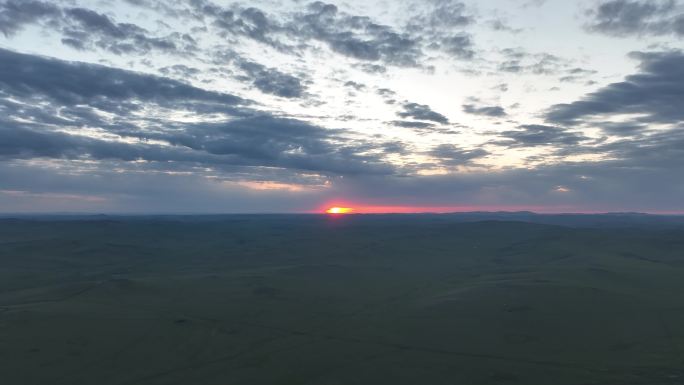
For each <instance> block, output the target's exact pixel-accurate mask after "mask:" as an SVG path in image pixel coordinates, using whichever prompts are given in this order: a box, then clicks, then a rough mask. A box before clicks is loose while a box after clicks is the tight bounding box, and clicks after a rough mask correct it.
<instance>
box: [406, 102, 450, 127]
mask: <svg viewBox="0 0 684 385" xmlns="http://www.w3.org/2000/svg"><path fill="white" fill-rule="evenodd" d="M402 107H403V108H404V111H401V112H397V115H399V116H400V117H402V118H411V119H415V120H424V121H429V122H435V123H440V124H448V123H449V119H447V117H446V116H444V115H442V114H440V113H438V112H435V111H433V110H432V109H431V108H430V106H427V105H425V104H418V103H404V105H403V106H402Z"/></svg>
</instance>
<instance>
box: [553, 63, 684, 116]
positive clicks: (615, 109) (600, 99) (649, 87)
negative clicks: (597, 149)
mask: <svg viewBox="0 0 684 385" xmlns="http://www.w3.org/2000/svg"><path fill="white" fill-rule="evenodd" d="M632 56H634V57H635V58H637V59H639V60H641V64H640V66H639V68H640V72H639V73H637V74H634V75H630V76H627V77H626V78H625V80H624V81H622V82H618V83H613V84H610V85H608V86H605V87H603V88H601V89H599V90H598V91H596V92H593V93H590V94H588V95H586V96H585V97H583V98H582V99H581V100H578V101H575V102H572V103H568V104H558V105H555V106H553V107H551V108H550V109H549V111H548V112H547V114H546V118H547V119H548V120H549V121H550V122H554V123H558V124H567V125H572V124H580V123H582V122H583V121H585V120H586V119H589V118H603V119H604V120H608V119H609V118H610V117H611V116H613V115H618V114H631V115H635V116H634V117H633V118H632V121H634V122H641V123H677V122H681V121H683V120H684V54H683V53H682V52H680V51H671V52H650V53H634V54H633V55H632Z"/></svg>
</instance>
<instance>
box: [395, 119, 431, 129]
mask: <svg viewBox="0 0 684 385" xmlns="http://www.w3.org/2000/svg"><path fill="white" fill-rule="evenodd" d="M392 124H393V125H395V126H397V127H402V128H415V129H418V130H424V129H428V128H434V127H435V124H434V123H428V122H416V121H413V120H395V121H393V122H392Z"/></svg>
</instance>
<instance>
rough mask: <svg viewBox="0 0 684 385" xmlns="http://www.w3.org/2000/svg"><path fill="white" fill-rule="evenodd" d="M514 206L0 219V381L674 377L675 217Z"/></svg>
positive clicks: (682, 246)
mask: <svg viewBox="0 0 684 385" xmlns="http://www.w3.org/2000/svg"><path fill="white" fill-rule="evenodd" d="M520 215H521V216H522V217H520V216H513V215H512V216H510V217H506V216H503V217H496V218H489V217H487V216H484V215H483V216H478V215H473V216H448V215H447V216H430V215H425V216H350V217H337V218H332V217H325V216H218V217H164V218H162V217H156V218H154V217H147V218H142V217H139V218H123V217H83V218H76V217H72V218H51V219H50V218H19V219H16V218H15V219H12V218H5V219H0V383H2V384H6V385H33V384H35V385H45V384H49V385H60V384H64V385H79V384H88V385H93V384H97V385H109V384H111V385H134V384H139V385H161V384H165V385H168V384H178V385H233V384H250V385H251V384H255V385H259V384H274V385H286V384H292V385H295V384H302V385H333V384H335V385H352V384H363V385H382V384H392V385H402V384H407V385H409V384H410V385H418V384H421V385H422V384H425V385H432V384H434V385H441V384H444V385H446V384H449V385H454V384H463V385H479V384H521V385H587V384H611V385H630V384H643V385H660V384H684V226H683V225H682V220H681V218H680V219H676V218H674V219H673V218H669V219H668V218H663V219H662V220H661V219H658V218H654V217H649V218H640V217H638V216H624V217H621V216H615V217H599V216H590V217H537V216H529V215H526V214H520ZM492 219H497V220H492ZM521 219H524V220H526V222H520V221H518V220H521Z"/></svg>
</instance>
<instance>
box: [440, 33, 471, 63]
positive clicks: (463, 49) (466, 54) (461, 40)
mask: <svg viewBox="0 0 684 385" xmlns="http://www.w3.org/2000/svg"><path fill="white" fill-rule="evenodd" d="M438 47H439V48H441V49H442V50H443V51H445V52H446V53H448V54H451V55H453V56H455V57H457V58H461V59H472V58H473V57H475V50H474V49H473V47H474V43H473V39H472V37H471V36H470V35H469V34H466V33H463V32H461V33H458V34H456V35H452V36H449V37H444V38H442V40H441V45H439V46H438Z"/></svg>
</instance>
